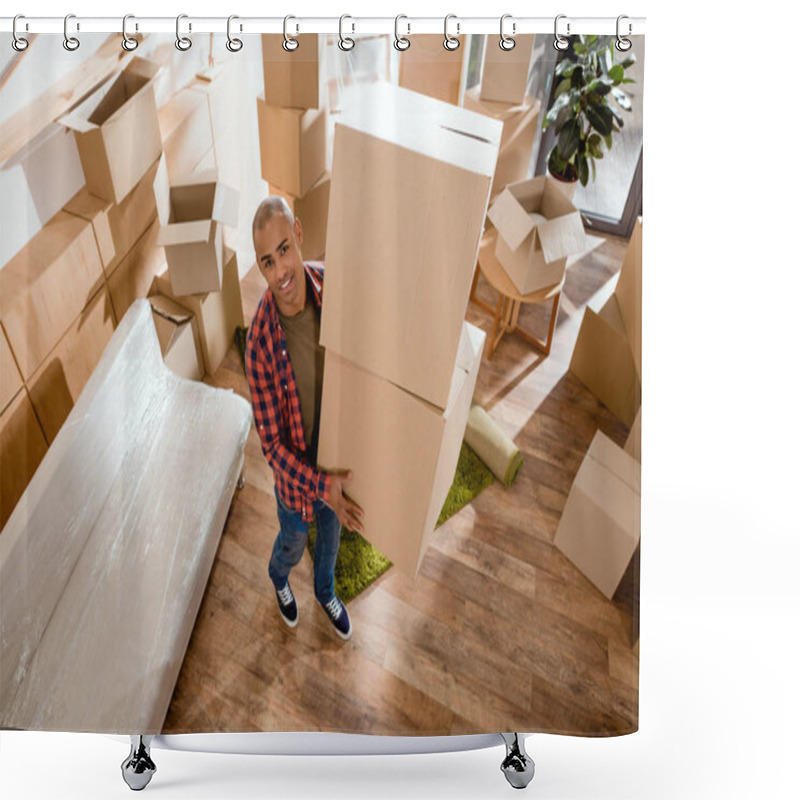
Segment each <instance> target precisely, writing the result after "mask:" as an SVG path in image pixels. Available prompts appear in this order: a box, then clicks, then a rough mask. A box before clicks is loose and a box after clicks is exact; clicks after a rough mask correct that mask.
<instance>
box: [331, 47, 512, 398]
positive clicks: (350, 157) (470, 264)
mask: <svg viewBox="0 0 800 800" xmlns="http://www.w3.org/2000/svg"><path fill="white" fill-rule="evenodd" d="M412 49H413V48H412ZM350 100H351V101H352V102H351V103H350V104H349V105H348V106H347V108H346V109H345V111H343V112H342V114H341V115H340V116H339V118H338V119H337V122H336V126H335V132H334V147H333V168H332V170H331V189H330V205H329V212H328V235H327V240H326V252H325V264H326V270H325V302H324V304H323V307H322V322H321V328H320V342H321V343H322V345H323V346H324V347H325V348H327V349H328V350H329V351H330V350H332V351H334V352H335V353H337V354H339V355H340V356H342V357H343V358H346V359H348V360H349V361H352V362H354V363H356V364H358V365H359V366H360V367H362V368H364V369H366V370H368V371H369V372H373V373H375V374H376V375H378V376H380V377H382V378H384V379H386V380H388V381H391V382H393V383H395V384H397V385H398V386H402V387H403V388H404V389H406V390H408V391H409V392H412V393H413V394H416V395H419V396H420V397H422V398H424V399H425V400H427V401H428V402H430V403H432V404H433V405H436V406H438V407H439V408H445V406H446V404H447V400H448V397H449V394H450V380H451V376H452V373H453V366H454V364H455V361H456V353H457V351H458V346H459V339H460V336H461V324H462V322H463V320H464V317H465V316H466V309H467V302H468V300H469V291H470V286H471V284H472V277H473V274H474V269H475V263H476V260H477V256H478V246H479V244H480V239H481V233H482V231H483V224H484V219H485V215H486V206H487V203H488V199H489V189H490V187H491V182H492V176H493V174H494V168H495V163H496V160H497V150H498V144H499V140H500V133H501V127H502V126H501V125H500V123H499V122H497V121H496V120H492V119H489V118H488V117H484V116H482V115H480V114H475V113H473V112H471V111H465V110H464V109H463V108H459V107H457V106H451V105H449V104H447V103H443V102H442V101H440V100H435V99H433V98H430V97H427V96H425V95H422V94H418V93H416V92H411V91H408V90H407V89H401V88H398V87H394V86H390V85H388V84H371V85H369V86H363V87H362V88H361V90H360V91H359V92H357V93H353V94H352V96H351V97H350ZM387 187H389V190H387ZM434 343H435V346H433V344H434Z"/></svg>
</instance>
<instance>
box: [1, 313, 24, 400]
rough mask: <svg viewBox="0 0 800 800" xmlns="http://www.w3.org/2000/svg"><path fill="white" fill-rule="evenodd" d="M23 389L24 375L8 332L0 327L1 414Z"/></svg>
mask: <svg viewBox="0 0 800 800" xmlns="http://www.w3.org/2000/svg"><path fill="white" fill-rule="evenodd" d="M21 388H22V375H20V374H19V368H18V367H17V362H16V361H14V354H13V353H12V352H11V345H9V343H8V339H6V332H5V331H4V330H3V329H2V327H0V412H2V411H4V410H5V408H6V406H7V405H8V404H9V403H10V402H11V401H12V400H13V399H14V396H15V395H16V393H17V392H18V391H19V390H20V389H21Z"/></svg>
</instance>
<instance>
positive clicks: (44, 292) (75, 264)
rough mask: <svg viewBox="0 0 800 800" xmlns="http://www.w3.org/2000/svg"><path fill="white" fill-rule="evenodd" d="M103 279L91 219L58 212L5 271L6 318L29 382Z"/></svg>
mask: <svg viewBox="0 0 800 800" xmlns="http://www.w3.org/2000/svg"><path fill="white" fill-rule="evenodd" d="M102 282H103V266H102V264H101V262H100V255H99V253H98V250H97V243H96V242H95V238H94V233H93V232H92V226H91V223H89V222H87V221H85V220H82V219H79V218H78V217H74V216H72V215H71V214H66V213H64V212H63V211H61V212H59V213H58V214H56V215H55V216H54V217H53V218H52V219H51V220H50V222H48V223H47V225H45V226H44V228H42V230H41V231H39V233H37V234H36V236H34V237H33V239H31V241H30V242H29V243H28V244H27V245H26V246H25V247H24V248H23V249H22V250H20V252H19V253H17V255H15V256H14V258H12V259H11V261H9V262H8V264H6V266H5V267H3V269H2V270H0V320H2V323H3V328H4V329H5V332H6V335H7V336H8V343H9V344H10V345H11V349H12V350H13V352H14V357H15V358H16V361H17V365H18V366H19V369H20V373H21V374H22V378H23V380H28V378H30V376H31V375H32V374H33V372H34V371H35V370H36V368H37V367H38V366H39V364H41V363H42V361H43V360H44V359H45V357H46V356H47V354H48V353H49V352H50V351H51V350H52V349H53V347H55V345H56V344H57V343H58V341H59V340H60V339H61V337H62V336H63V335H64V333H66V331H67V329H68V328H69V326H70V325H71V324H72V323H73V322H74V321H75V320H76V319H77V317H78V315H79V314H80V313H81V311H82V310H83V308H84V307H85V306H86V303H87V302H88V300H89V299H90V298H91V297H93V296H94V295H95V293H96V292H97V290H98V288H99V287H100V285H101V284H102Z"/></svg>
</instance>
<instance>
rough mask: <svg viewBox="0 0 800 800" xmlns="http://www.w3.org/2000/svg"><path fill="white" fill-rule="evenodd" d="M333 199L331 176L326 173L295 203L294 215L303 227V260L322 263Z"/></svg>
mask: <svg viewBox="0 0 800 800" xmlns="http://www.w3.org/2000/svg"><path fill="white" fill-rule="evenodd" d="M330 197H331V176H330V173H329V172H326V173H325V174H324V175H323V176H322V177H321V178H320V179H319V180H318V181H317V182H316V183H315V184H314V186H312V187H311V189H310V190H309V192H308V194H307V195H305V197H299V198H297V200H296V201H295V203H294V215H295V217H297V219H299V220H300V223H301V225H302V226H303V246H302V248H301V249H302V251H303V258H305V259H306V260H311V261H322V260H323V259H324V258H325V240H326V238H327V236H328V205H329V203H330Z"/></svg>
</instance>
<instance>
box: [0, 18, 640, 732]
mask: <svg viewBox="0 0 800 800" xmlns="http://www.w3.org/2000/svg"><path fill="white" fill-rule="evenodd" d="M235 30H236V29H235V25H234V27H233V31H234V34H233V39H230V38H228V39H226V37H225V36H220V35H218V34H215V35H207V34H206V35H199V34H197V35H194V36H192V37H191V38H189V37H188V35H187V36H186V38H185V39H184V40H183V42H181V37H180V36H179V37H178V42H179V44H180V46H179V47H176V38H175V37H174V36H172V35H167V34H146V35H138V36H137V35H136V33H135V30H131V32H130V33H129V34H128V35H129V36H130V37H131V38H130V39H128V41H130V40H131V39H133V38H136V41H138V45H136V46H135V49H134V48H133V46H132V45H131V48H132V49H131V50H130V51H127V50H126V49H123V48H121V47H120V41H121V37H120V36H119V35H113V36H109V37H107V36H105V35H99V34H83V35H81V36H80V47H79V48H78V49H77V50H74V51H72V52H68V51H67V50H66V49H65V48H64V47H62V41H61V39H60V38H59V37H56V36H48V35H43V34H42V35H39V36H29V39H30V42H29V44H28V46H27V49H26V50H24V51H17V50H15V49H14V48H12V46H11V37H10V36H7V35H4V36H3V38H2V50H3V53H2V58H3V85H2V105H0V111H2V126H3V129H2V142H1V144H2V166H0V178H1V179H2V185H1V188H2V192H1V194H0V199H1V200H2V217H0V223H1V224H2V237H1V238H2V268H1V269H0V298H1V300H0V323H2V338H1V339H0V346H2V416H0V422H1V423H2V504H1V505H2V526H3V531H2V534H0V555H1V556H2V562H0V572H2V581H0V614H2V618H1V623H0V626H1V627H2V647H3V652H2V684H1V685H0V690H1V691H2V694H1V695H0V726H2V727H3V728H15V729H23V730H54V731H86V732H102V733H117V734H119V733H125V734H127V733H162V734H177V733H211V732H213V733H219V732H278V731H281V732H284V731H285V732H296V731H329V732H335V733H359V734H376V735H384V736H432V735H439V736H443V735H465V734H479V733H487V732H498V731H512V730H514V731H528V732H549V733H563V734H578V735H590V736H607V735H618V734H626V733H630V732H633V731H635V730H636V729H637V727H638V658H639V650H638V640H639V630H638V596H639V571H638V564H639V551H640V530H639V528H640V525H639V519H640V515H639V509H640V485H641V484H640V470H641V381H642V364H641V280H642V265H641V241H642V212H641V200H640V198H641V107H642V102H643V70H642V66H643V60H644V42H643V37H632V42H633V46H632V48H631V49H629V50H626V49H619V48H617V47H615V38H614V37H613V36H611V37H597V36H571V37H569V38H568V39H565V43H566V44H567V46H566V47H564V48H563V49H560V48H557V47H554V46H553V36H552V35H544V34H542V35H539V34H537V35H536V36H535V37H534V36H532V35H529V36H518V37H517V40H516V44H515V46H514V48H513V49H510V50H504V49H502V48H501V47H498V39H499V37H498V36H497V35H490V34H486V35H459V36H455V35H453V36H452V38H451V42H453V43H455V42H457V43H458V46H457V47H455V49H452V50H450V49H447V48H445V47H444V46H443V37H442V36H434V35H418V36H413V35H412V36H410V37H409V41H410V46H409V47H407V48H404V44H403V42H402V40H401V41H398V42H396V40H395V39H394V37H392V36H391V35H374V36H367V35H355V36H353V37H352V39H353V42H352V44H353V46H352V47H351V48H350V44H351V42H350V41H349V40H348V38H347V37H345V39H344V40H342V39H340V37H338V36H336V35H322V34H314V33H302V34H299V35H295V31H294V29H293V28H292V27H291V26H290V28H289V36H288V40H289V46H288V48H287V47H285V46H284V45H285V44H286V43H287V39H286V38H285V37H284V36H281V35H280V34H265V35H263V36H261V37H253V36H249V37H243V39H244V43H243V46H239V45H238V44H237V40H236V38H235ZM401 31H402V26H401ZM185 33H187V34H188V32H185ZM292 40H296V41H297V42H298V45H299V46H298V47H297V48H296V49H292V46H291V41H292ZM186 42H188V43H189V44H188V46H187V45H186ZM226 44H227V45H228V46H226ZM451 46H454V45H451ZM348 48H349V49H348ZM637 192H638V194H637ZM268 198H269V199H268ZM637 198H638V200H637ZM265 201H266V202H265ZM259 214H260V216H259ZM264 220H266V221H264ZM276 226H277V227H276ZM280 226H283V227H280ZM278 228H280V230H281V231H283V232H284V233H285V235H283V234H282V235H281V237H278V238H277V239H276V237H275V234H274V231H275V230H278ZM267 232H268V233H269V235H267ZM292 253H294V255H295V256H296V257H295V259H294V260H292ZM287 254H288V255H287ZM293 269H294V270H295V271H294V272H292V270H293ZM292 281H294V283H292ZM293 291H296V294H292V292H293ZM298 298H300V302H299V305H297V304H296V301H297V299H298ZM306 313H308V314H309V316H308V319H309V320H311V322H310V323H309V324H311V326H312V334H310V335H311V336H313V339H312V340H308V339H304V338H303V336H305V334H302V333H297V332H296V325H293V324H292V323H293V321H294V322H297V319H296V318H299V316H300V315H305V314H306ZM314 325H316V333H314V332H313V331H314ZM308 341H311V342H312V344H311V345H310V347H311V350H312V357H311V358H310V359H309V358H308V357H307V354H305V355H304V353H306V351H304V350H303V347H304V343H306V344H307V342H308ZM148 348H149V349H148ZM150 351H152V353H155V354H156V355H157V357H158V359H160V360H158V359H156V360H154V359H153V358H151V357H150V356H151V355H152V353H151V352H150ZM287 351H288V352H287ZM314 353H315V354H316V355H314ZM315 359H316V361H315ZM156 361H158V363H156ZM315 365H316V366H315ZM162 367H164V369H162ZM234 401H236V402H234ZM314 407H316V408H317V413H316V415H315V414H314V411H313V409H314ZM243 408H244V409H245V410H244V411H243V410H242V409H243ZM309 408H311V413H310V414H309V413H308V409H309ZM242 415H244V416H242ZM242 419H244V422H242V421H241V420H242ZM305 428H307V429H308V430H307V431H306V430H305ZM337 490H338V494H337ZM354 507H355V508H358V509H359V513H358V514H355V512H353V511H352V509H353V508H354ZM354 514H355V515H354ZM342 522H344V524H342V525H341V531H340V532H339V527H340V523H342ZM331 527H333V528H335V529H336V535H335V536H334V535H332V534H331V533H330V530H329V528H331ZM353 528H357V529H358V528H360V530H353ZM289 533H291V536H289V535H288V534H289ZM290 540H291V541H290ZM331 548H332V551H331ZM290 551H291V552H290ZM326 559H327V560H328V561H331V562H332V563H335V567H334V573H333V585H332V588H331V587H327V589H326V588H325V586H324V583H325V578H326V573H325V568H324V567H323V566H320V565H321V564H322V563H323V561H325V560H326ZM287 581H288V582H287ZM287 586H288V587H290V588H291V592H290V594H291V598H290V599H289V600H287V597H289V596H288V595H287V594H286V587H287ZM281 593H282V595H281ZM331 598H335V599H336V601H337V603H338V605H337V603H333V605H332V606H331ZM292 603H293V604H294V607H293V608H292ZM345 618H346V619H345Z"/></svg>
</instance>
